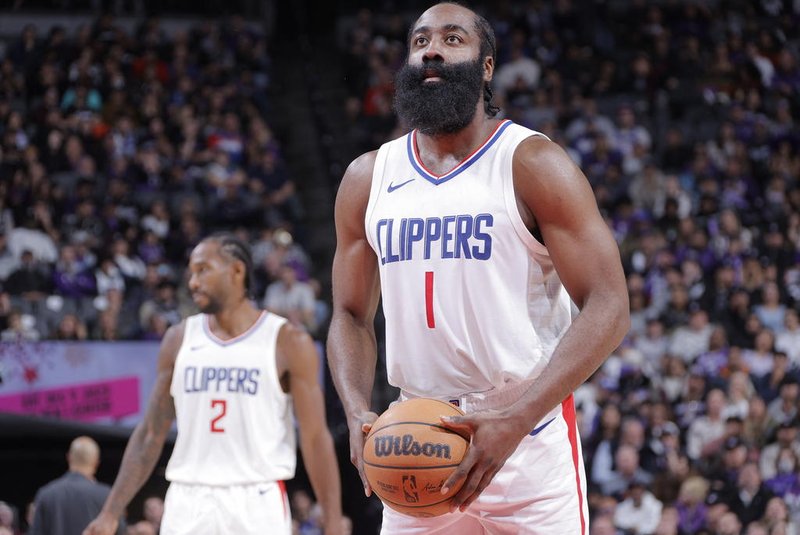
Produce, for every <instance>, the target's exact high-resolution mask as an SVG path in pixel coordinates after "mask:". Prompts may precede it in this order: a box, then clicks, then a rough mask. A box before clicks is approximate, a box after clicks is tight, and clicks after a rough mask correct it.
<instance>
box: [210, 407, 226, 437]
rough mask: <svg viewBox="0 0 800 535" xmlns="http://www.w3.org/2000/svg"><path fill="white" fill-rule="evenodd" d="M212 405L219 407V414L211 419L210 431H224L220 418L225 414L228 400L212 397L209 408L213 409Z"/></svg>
mask: <svg viewBox="0 0 800 535" xmlns="http://www.w3.org/2000/svg"><path fill="white" fill-rule="evenodd" d="M214 407H220V411H219V414H217V415H216V416H215V417H214V418H212V419H211V432H212V433H224V432H225V429H223V428H222V424H221V423H220V420H222V418H223V417H224V416H225V412H227V410H228V402H227V401H225V400H224V399H212V400H211V408H212V409H213V408H214Z"/></svg>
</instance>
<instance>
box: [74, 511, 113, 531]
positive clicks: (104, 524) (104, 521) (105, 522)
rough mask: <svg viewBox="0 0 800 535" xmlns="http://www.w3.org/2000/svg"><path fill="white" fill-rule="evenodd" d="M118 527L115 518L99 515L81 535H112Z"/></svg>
mask: <svg viewBox="0 0 800 535" xmlns="http://www.w3.org/2000/svg"><path fill="white" fill-rule="evenodd" d="M117 527H119V520H117V519H116V518H114V517H112V516H110V515H106V514H104V513H100V515H99V516H98V517H97V518H95V519H94V520H92V523H91V524H89V525H88V526H87V527H86V529H85V530H83V535H114V534H115V533H116V532H117Z"/></svg>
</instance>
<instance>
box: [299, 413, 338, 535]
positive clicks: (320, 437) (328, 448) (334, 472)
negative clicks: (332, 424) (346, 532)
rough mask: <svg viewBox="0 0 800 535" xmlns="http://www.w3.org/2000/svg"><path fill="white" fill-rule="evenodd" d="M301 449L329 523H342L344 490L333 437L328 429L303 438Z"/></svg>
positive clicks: (309, 476)
mask: <svg viewBox="0 0 800 535" xmlns="http://www.w3.org/2000/svg"><path fill="white" fill-rule="evenodd" d="M300 450H301V452H302V454H303V463H304V464H305V467H306V472H307V473H308V478H309V480H310V481H311V487H312V488H313V489H314V494H315V495H316V497H317V501H319V503H320V505H321V506H322V511H323V514H324V521H325V524H326V525H331V524H330V523H331V522H333V523H337V522H338V523H341V517H342V487H341V481H340V478H339V463H338V462H337V460H336V451H335V448H334V444H333V438H332V437H331V434H330V433H329V432H328V430H327V429H325V430H322V431H319V432H317V433H315V434H314V435H313V436H310V437H307V438H306V439H302V438H301V441H300Z"/></svg>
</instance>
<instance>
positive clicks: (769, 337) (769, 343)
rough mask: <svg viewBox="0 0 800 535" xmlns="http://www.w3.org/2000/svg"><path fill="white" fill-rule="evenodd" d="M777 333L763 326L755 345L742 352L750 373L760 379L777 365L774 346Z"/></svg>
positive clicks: (757, 335)
mask: <svg viewBox="0 0 800 535" xmlns="http://www.w3.org/2000/svg"><path fill="white" fill-rule="evenodd" d="M774 345H775V335H774V334H773V333H772V331H770V330H769V329H764V328H761V329H760V330H759V331H758V334H756V337H755V347H754V348H753V349H746V350H744V351H743V352H742V358H743V360H744V362H745V364H746V365H747V367H748V368H749V369H750V374H751V375H752V376H753V378H754V379H756V380H758V379H761V378H762V377H764V376H766V375H768V374H769V373H770V372H771V371H772V368H773V366H774V365H775V355H774V354H773V352H772V351H773V348H774Z"/></svg>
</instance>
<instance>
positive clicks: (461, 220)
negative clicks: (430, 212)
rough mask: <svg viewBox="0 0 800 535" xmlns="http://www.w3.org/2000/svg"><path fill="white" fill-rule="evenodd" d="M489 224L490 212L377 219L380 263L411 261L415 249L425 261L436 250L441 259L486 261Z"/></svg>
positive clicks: (490, 224) (489, 241) (490, 252)
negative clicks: (425, 217)
mask: <svg viewBox="0 0 800 535" xmlns="http://www.w3.org/2000/svg"><path fill="white" fill-rule="evenodd" d="M493 226H494V218H493V217H492V215H491V214H478V215H476V216H473V215H469V214H458V215H448V216H444V217H429V218H427V219H424V220H423V219H420V218H402V219H399V220H395V219H381V220H380V221H378V223H377V225H376V227H375V231H376V242H377V246H378V256H379V257H380V259H381V264H390V263H392V262H403V261H407V260H413V259H414V252H415V251H414V249H415V248H416V249H417V250H416V254H417V258H420V255H421V258H422V259H425V260H430V259H431V258H435V256H434V255H436V254H437V253H438V254H439V255H440V256H439V258H441V259H451V258H463V259H466V260H473V259H474V260H488V259H489V258H491V255H492V235H491V234H490V232H489V229H490V228H491V227H493ZM384 244H385V245H384Z"/></svg>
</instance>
